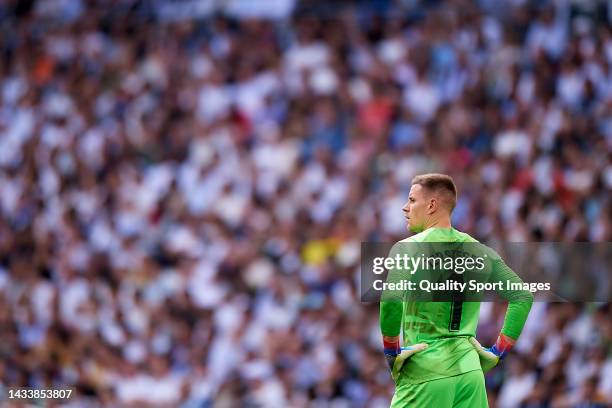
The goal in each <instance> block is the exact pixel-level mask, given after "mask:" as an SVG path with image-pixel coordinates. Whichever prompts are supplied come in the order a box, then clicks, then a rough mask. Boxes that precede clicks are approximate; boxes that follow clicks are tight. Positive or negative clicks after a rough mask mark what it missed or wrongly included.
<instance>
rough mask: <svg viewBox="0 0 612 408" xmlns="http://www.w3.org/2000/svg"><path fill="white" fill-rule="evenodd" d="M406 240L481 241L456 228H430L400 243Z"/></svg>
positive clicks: (404, 240) (405, 240)
mask: <svg viewBox="0 0 612 408" xmlns="http://www.w3.org/2000/svg"><path fill="white" fill-rule="evenodd" d="M405 242H479V241H478V240H477V239H476V238H474V237H472V236H471V235H469V234H467V233H465V232H461V231H459V230H456V229H454V228H451V229H446V228H430V229H427V230H425V231H423V232H419V233H418V234H415V235H412V236H410V237H408V238H404V239H403V240H401V241H399V242H398V243H405Z"/></svg>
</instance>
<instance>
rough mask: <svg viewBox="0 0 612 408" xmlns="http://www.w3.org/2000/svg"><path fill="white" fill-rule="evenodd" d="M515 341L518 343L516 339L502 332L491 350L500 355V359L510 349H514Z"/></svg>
mask: <svg viewBox="0 0 612 408" xmlns="http://www.w3.org/2000/svg"><path fill="white" fill-rule="evenodd" d="M514 343H516V340H514V339H512V338H511V337H508V336H506V335H505V334H500V335H499V337H497V341H496V342H495V344H494V345H493V347H491V351H492V352H493V353H494V354H495V355H497V356H499V358H500V359H503V358H504V357H505V356H506V354H508V352H509V351H510V349H512V347H513V346H514Z"/></svg>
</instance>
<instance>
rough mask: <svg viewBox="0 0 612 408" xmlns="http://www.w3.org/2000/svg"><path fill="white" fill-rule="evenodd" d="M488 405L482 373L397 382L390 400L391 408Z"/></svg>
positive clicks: (478, 371) (458, 407)
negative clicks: (421, 381)
mask: <svg viewBox="0 0 612 408" xmlns="http://www.w3.org/2000/svg"><path fill="white" fill-rule="evenodd" d="M400 380H401V378H400ZM488 406H489V403H488V401H487V390H486V388H485V380H484V374H483V373H482V370H474V371H469V372H467V373H465V374H460V375H456V376H454V377H446V378H440V379H438V380H433V381H427V382H423V383H420V384H411V383H400V384H399V385H398V386H397V387H396V388H395V394H394V395H393V400H391V407H392V408H399V407H415V408H430V407H435V408H488Z"/></svg>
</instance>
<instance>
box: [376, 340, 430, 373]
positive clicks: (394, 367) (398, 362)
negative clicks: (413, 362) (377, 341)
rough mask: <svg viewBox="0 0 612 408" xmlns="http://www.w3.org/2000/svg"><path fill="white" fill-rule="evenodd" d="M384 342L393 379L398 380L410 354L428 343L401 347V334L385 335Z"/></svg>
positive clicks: (424, 347) (422, 348) (425, 346)
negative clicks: (394, 335)
mask: <svg viewBox="0 0 612 408" xmlns="http://www.w3.org/2000/svg"><path fill="white" fill-rule="evenodd" d="M383 344H384V348H385V358H386V360H387V364H389V369H390V370H391V377H392V378H393V381H397V379H398V378H399V374H400V371H401V370H402V367H403V366H404V363H405V362H406V360H407V359H408V358H409V357H410V356H412V355H413V354H415V353H418V352H419V351H422V350H425V349H426V348H427V344H425V343H418V344H413V345H412V346H408V347H400V346H399V336H396V337H386V336H383Z"/></svg>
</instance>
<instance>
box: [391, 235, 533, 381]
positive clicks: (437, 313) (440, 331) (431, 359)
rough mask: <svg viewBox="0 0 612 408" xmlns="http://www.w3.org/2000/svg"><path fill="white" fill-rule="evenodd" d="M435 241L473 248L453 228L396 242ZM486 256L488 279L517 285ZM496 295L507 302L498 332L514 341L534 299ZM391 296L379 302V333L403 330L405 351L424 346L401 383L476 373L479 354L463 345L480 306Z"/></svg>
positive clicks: (513, 277)
mask: <svg viewBox="0 0 612 408" xmlns="http://www.w3.org/2000/svg"><path fill="white" fill-rule="evenodd" d="M436 242H439V243H476V244H477V243H478V241H477V240H475V239H474V238H472V237H471V236H469V235H468V234H465V233H463V232H460V231H457V230H456V229H454V228H429V229H427V230H425V231H423V232H421V233H419V234H416V235H414V236H412V237H410V238H407V239H405V240H403V241H400V243H436ZM482 247H483V248H486V247H484V246H482ZM394 248H395V247H394ZM392 251H393V250H392ZM490 254H492V255H491V257H490V259H489V262H490V268H489V271H490V276H489V277H488V279H490V280H491V281H500V280H503V281H510V282H516V283H522V281H521V279H520V278H519V277H518V276H517V275H516V273H514V271H512V270H511V269H510V268H509V267H508V266H507V265H506V264H505V262H504V261H503V260H502V259H501V258H500V257H499V256H498V255H497V254H496V253H495V252H494V251H492V250H491V252H490ZM390 273H391V272H390ZM412 276H415V275H412ZM498 293H499V294H500V295H501V297H503V298H504V299H506V300H508V302H509V304H508V310H507V312H506V317H505V320H504V325H503V328H502V333H503V334H505V335H507V336H509V337H511V338H512V339H517V338H518V337H519V335H520V333H521V331H522V329H523V326H524V324H525V321H526V319H527V315H528V314H529V310H530V309H531V303H532V302H533V295H532V294H531V292H529V291H523V290H514V291H504V290H500V291H498ZM386 295H387V296H386ZM391 297H393V296H392V295H390V294H388V293H383V296H382V299H381V305H380V326H381V331H382V334H383V335H384V336H398V335H399V334H400V331H402V333H403V344H404V345H405V346H407V345H410V344H415V343H427V344H428V345H429V347H428V348H427V349H426V350H424V351H421V352H419V353H417V354H415V355H414V356H412V357H411V358H410V359H408V360H407V362H406V363H405V364H404V367H403V369H402V376H401V379H402V381H405V382H410V383H421V382H425V381H431V380H435V379H439V378H445V377H451V376H455V375H459V374H463V373H466V372H469V371H473V370H480V369H481V368H480V362H479V359H478V355H477V353H476V351H475V350H474V348H473V346H472V345H471V344H470V343H469V341H468V339H469V337H473V336H475V335H476V327H477V325H478V317H479V314H480V302H474V301H472V302H461V301H454V302H427V301H410V300H406V299H407V297H405V296H404V297H403V301H397V299H390V298H391Z"/></svg>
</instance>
